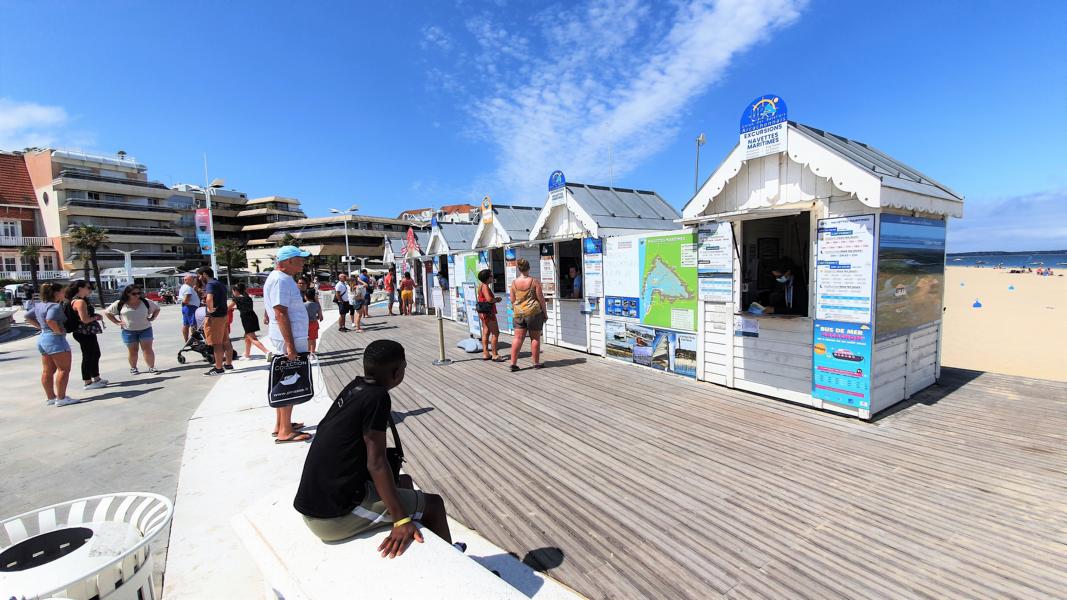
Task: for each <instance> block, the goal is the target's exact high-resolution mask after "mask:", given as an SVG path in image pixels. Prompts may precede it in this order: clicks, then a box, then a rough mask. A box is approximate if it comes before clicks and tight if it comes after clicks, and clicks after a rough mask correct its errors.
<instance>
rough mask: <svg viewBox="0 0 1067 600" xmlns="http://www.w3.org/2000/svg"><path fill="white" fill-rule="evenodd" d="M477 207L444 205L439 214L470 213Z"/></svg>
mask: <svg viewBox="0 0 1067 600" xmlns="http://www.w3.org/2000/svg"><path fill="white" fill-rule="evenodd" d="M476 208H477V207H476V206H473V205H470V204H446V205H444V206H442V207H441V212H444V213H457V212H471V211H472V210H475V209H476Z"/></svg>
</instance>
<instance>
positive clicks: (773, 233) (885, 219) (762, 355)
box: [682, 97, 963, 419]
mask: <svg viewBox="0 0 1067 600" xmlns="http://www.w3.org/2000/svg"><path fill="white" fill-rule="evenodd" d="M765 98H772V97H765ZM773 99H774V101H778V100H779V99H778V98H777V97H773ZM761 101H762V102H767V101H768V100H758V101H757V102H756V103H755V104H754V105H753V106H754V107H758V106H759V104H760V102H761ZM753 110H755V109H753ZM778 112H779V114H780V116H781V117H783V118H784V116H785V114H784V113H785V110H784V102H783V103H782V106H781V107H780V110H779V111H778ZM744 124H745V122H744V117H743V119H742V137H741V138H740V139H741V141H742V143H739V144H738V146H737V147H735V148H734V150H733V151H732V152H731V153H730V154H729V156H727V157H726V159H725V160H724V161H723V163H722V164H721V165H720V166H719V167H718V168H717V169H716V170H715V172H714V173H713V174H712V176H711V177H710V178H709V179H708V180H707V181H705V182H704V185H703V186H702V187H701V188H700V190H699V191H698V192H697V193H696V194H695V195H694V197H693V198H692V199H691V200H690V201H689V202H688V204H687V205H686V206H685V208H684V210H683V219H682V222H683V224H684V225H687V226H696V227H698V228H699V229H698V232H699V233H698V240H701V243H700V244H698V254H699V259H700V260H699V263H700V267H701V268H700V273H699V281H700V286H699V287H700V297H701V304H702V312H703V318H702V319H700V323H699V330H698V348H699V356H698V359H697V363H698V374H697V377H698V378H699V379H702V380H704V381H710V382H713V383H717V384H721V385H725V386H728V387H732V388H737V389H743V390H748V391H752V392H757V393H760V394H765V395H768V396H772V397H775V398H781V399H784V400H789V401H792V402H797V403H800V404H805V405H809V406H813V407H816V408H820V409H826V410H830V411H835V412H840V413H845V414H849V415H854V416H857V417H860V418H863V419H869V418H871V416H873V415H874V414H876V413H878V412H879V411H881V410H884V409H885V408H887V407H889V406H891V405H893V404H895V403H897V402H900V401H901V400H904V399H906V398H909V397H910V396H911V395H912V394H914V393H916V392H918V391H919V390H921V389H923V388H925V387H927V386H929V385H931V384H933V383H934V382H935V381H936V380H937V377H938V376H939V369H940V336H941V331H940V325H941V310H942V302H943V285H944V252H945V246H944V241H945V225H946V221H947V218H948V217H960V216H962V209H963V198H962V197H961V196H959V195H958V194H956V193H954V192H952V191H951V190H949V189H948V188H946V187H945V186H943V185H941V184H939V183H937V182H935V181H933V180H932V179H930V178H928V177H926V176H924V175H922V174H921V173H919V172H918V171H916V170H915V169H912V168H910V167H908V166H905V165H904V164H902V163H900V162H898V161H896V160H894V159H892V158H890V157H889V156H887V155H885V154H884V153H882V152H880V151H878V150H875V149H874V148H872V147H870V146H868V145H866V144H862V143H859V142H856V141H853V140H849V139H846V138H843V137H841V136H837V135H834V134H831V133H827V132H825V131H820V130H818V129H815V128H812V127H808V126H805V125H801V124H797V123H794V122H792V121H785V120H779V121H778V122H777V123H772V124H771V126H770V127H769V129H765V130H762V131H763V132H764V133H765V132H766V131H768V130H776V131H777V132H779V133H780V135H778V136H774V137H772V138H767V137H764V138H761V139H770V140H771V142H770V143H769V144H766V145H768V146H770V147H764V148H760V147H759V146H761V145H763V144H762V142H760V141H750V140H753V139H754V138H753V137H752V136H751V135H750V136H749V137H748V138H746V136H745V132H744ZM760 131H761V130H757V131H755V133H757V134H759V133H760ZM746 140H749V141H747V143H746ZM753 146H755V147H753ZM783 259H786V260H788V261H790V262H791V263H792V264H793V265H795V266H794V267H793V271H794V273H793V275H794V277H795V278H797V280H794V286H793V287H791V288H790V289H791V291H796V292H797V293H798V294H800V293H802V292H803V294H802V295H803V296H806V297H803V298H801V297H796V296H794V297H793V298H792V301H791V302H790V303H789V305H788V306H787V305H785V304H783V302H784V300H783V299H784V295H785V292H783V291H782V290H783V288H784V286H783V285H777V282H776V276H775V275H774V274H772V272H771V271H772V269H773V268H774V266H775V264H777V265H778V266H779V267H781V266H782V261H783ZM716 263H719V264H722V263H725V268H723V267H718V268H716V267H715V266H714V265H715V264H716ZM798 280H799V283H800V285H796V282H797V281H798ZM775 290H777V291H775ZM805 290H806V291H805ZM775 293H777V294H778V296H777V298H776V300H777V302H779V305H780V306H786V309H785V312H800V313H801V314H799V315H793V316H785V315H774V314H771V315H767V314H764V315H759V316H757V315H754V314H751V313H750V312H749V309H750V307H751V303H753V302H757V303H760V304H763V305H766V304H767V303H768V302H769V301H770V299H771V298H772V297H771V296H768V294H775ZM756 310H758V307H756Z"/></svg>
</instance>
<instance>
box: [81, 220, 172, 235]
mask: <svg viewBox="0 0 1067 600" xmlns="http://www.w3.org/2000/svg"><path fill="white" fill-rule="evenodd" d="M81 225H92V226H93V227H99V228H100V229H103V230H105V231H107V232H108V233H113V234H117V235H156V236H163V237H181V234H179V233H178V232H177V231H175V230H174V228H173V227H149V226H144V227H137V226H127V225H121V226H120V225H107V224H102V223H71V224H69V225H68V226H67V234H70V232H71V230H72V229H74V228H75V227H80V226H81Z"/></svg>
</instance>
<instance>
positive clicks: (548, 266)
mask: <svg viewBox="0 0 1067 600" xmlns="http://www.w3.org/2000/svg"><path fill="white" fill-rule="evenodd" d="M555 253H556V250H555V245H554V244H541V288H542V290H543V291H544V294H545V297H546V298H550V297H551V298H554V297H555V296H556V260H555Z"/></svg>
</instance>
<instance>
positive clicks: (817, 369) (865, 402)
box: [811, 319, 873, 409]
mask: <svg viewBox="0 0 1067 600" xmlns="http://www.w3.org/2000/svg"><path fill="white" fill-rule="evenodd" d="M871 334H872V330H871V326H870V325H868V324H862V325H861V324H857V323H846V322H844V321H824V320H821V319H816V321H815V327H814V336H813V337H814V339H813V347H814V352H813V353H812V363H811V367H812V378H811V395H812V396H814V397H815V398H818V399H820V400H824V401H826V402H833V403H834V404H843V405H845V406H852V407H855V408H862V409H870V407H871V352H872V351H873V343H872V335H871Z"/></svg>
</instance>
